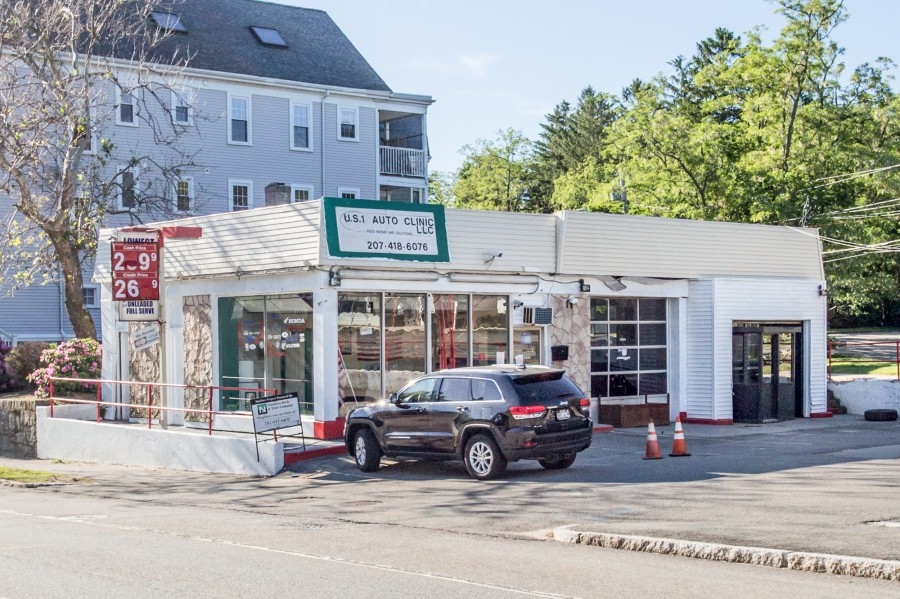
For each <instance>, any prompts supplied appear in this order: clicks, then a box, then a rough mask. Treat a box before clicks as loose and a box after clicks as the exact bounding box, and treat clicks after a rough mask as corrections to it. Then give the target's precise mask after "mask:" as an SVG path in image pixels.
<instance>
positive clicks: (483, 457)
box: [463, 435, 506, 480]
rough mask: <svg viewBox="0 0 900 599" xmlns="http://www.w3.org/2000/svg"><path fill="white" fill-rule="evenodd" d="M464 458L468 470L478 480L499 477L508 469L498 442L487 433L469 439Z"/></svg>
mask: <svg viewBox="0 0 900 599" xmlns="http://www.w3.org/2000/svg"><path fill="white" fill-rule="evenodd" d="M463 458H464V460H465V462H466V470H468V471H469V474H470V475H471V476H472V477H473V478H477V479H478V480H491V479H494V478H497V477H498V476H500V475H501V474H503V471H504V470H506V458H505V457H503V454H502V453H500V448H498V447H497V443H495V442H494V440H493V439H492V438H490V437H488V436H487V435H475V436H474V437H472V438H471V439H469V442H468V443H466V452H465V455H464V456H463Z"/></svg>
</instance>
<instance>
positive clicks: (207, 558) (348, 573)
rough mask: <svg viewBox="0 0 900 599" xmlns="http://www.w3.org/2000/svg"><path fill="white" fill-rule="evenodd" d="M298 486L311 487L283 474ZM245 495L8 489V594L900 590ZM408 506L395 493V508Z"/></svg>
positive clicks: (4, 544) (4, 563)
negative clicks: (353, 514) (391, 520)
mask: <svg viewBox="0 0 900 599" xmlns="http://www.w3.org/2000/svg"><path fill="white" fill-rule="evenodd" d="M160 478H163V477H160ZM290 481H293V483H295V484H302V486H304V487H306V484H304V483H301V482H300V481H301V479H289V478H286V479H285V481H278V482H290ZM205 482H210V481H205ZM245 482H246V481H245ZM148 483H149V484H148V487H151V488H152V487H156V486H158V481H157V483H153V482H151V481H148ZM327 485H328V483H327V481H320V482H319V483H317V485H316V486H317V487H319V488H322V487H325V486H327ZM201 486H203V485H201ZM214 486H218V485H214ZM224 486H227V487H230V486H231V483H229V484H226V485H224ZM472 486H473V487H477V485H476V484H474V483H473V484H472ZM195 490H197V491H199V490H200V489H199V488H197V487H196V486H195ZM228 494H229V496H230V497H231V498H232V499H233V500H234V499H236V497H235V496H234V495H231V494H230V493H228ZM241 495H242V496H243V497H244V498H245V499H246V501H232V502H221V501H219V500H218V499H220V498H218V497H215V496H214V493H213V494H212V495H210V496H209V500H208V501H209V505H206V504H205V503H204V499H203V498H200V501H201V503H200V504H199V505H192V504H191V503H185V502H184V501H183V499H185V496H183V495H181V494H180V493H175V494H173V495H169V496H168V497H167V496H163V495H159V494H157V493H155V492H154V493H151V494H150V495H149V496H148V495H140V494H133V495H132V496H126V495H120V494H116V495H115V496H105V495H104V494H103V493H100V494H87V495H85V494H80V493H76V494H73V493H70V492H57V491H50V490H47V489H10V488H0V506H2V507H0V596H2V597H9V598H25V597H28V598H32V597H110V598H113V597H127V598H128V599H143V598H145V597H146V598H153V599H156V598H158V597H185V598H196V597H285V598H287V597H291V598H293V597H313V598H327V599H331V598H334V599H347V598H355V597H365V598H370V597H379V598H380V597H385V598H387V597H391V598H396V597H416V598H419V597H440V598H444V597H446V598H461V597H479V598H485V599H495V598H513V597H603V596H617V597H622V598H631V597H635V598H644V597H650V596H655V597H673V598H681V597H684V598H691V599H697V598H707V597H709V598H717V599H718V598H720V597H723V596H738V597H785V596H790V597H797V598H803V597H810V598H812V597H815V598H821V597H834V598H841V599H853V598H860V599H878V598H882V597H883V598H888V597H891V598H893V597H896V590H897V583H894V582H888V581H879V580H871V579H858V578H851V577H837V576H828V575H821V574H813V573H806V572H793V571H789V570H778V569H771V568H758V567H749V566H743V565H737V564H729V563H721V562H710V561H705V560H690V559H678V558H672V557H667V556H659V555H648V554H640V553H633V552H628V551H615V550H608V549H599V548H594V547H581V546H574V545H565V544H561V543H551V542H546V541H545V542H537V541H534V540H529V539H523V538H515V537H505V536H499V535H492V534H484V533H460V532H457V531H450V530H445V529H433V528H429V527H419V526H416V525H415V523H414V522H413V523H409V524H407V525H377V524H373V523H371V522H368V521H365V520H363V521H356V519H354V518H348V517H341V516H340V514H341V506H340V504H336V505H332V506H331V508H332V515H331V516H328V517H325V516H324V515H323V516H313V515H308V514H306V513H305V512H306V510H305V509H303V506H304V505H306V504H308V503H311V502H315V501H316V499H315V498H314V497H311V496H308V495H297V496H296V497H294V501H293V506H292V507H288V506H280V507H279V506H273V505H272V503H271V501H270V498H269V493H268V492H262V493H257V494H256V496H255V499H254V498H253V495H254V493H253V492H252V491H251V490H250V488H249V487H247V488H245V489H244V492H242V493H241ZM284 501H287V500H286V499H285V500H284ZM229 504H230V505H229ZM404 504H405V499H404V498H403V497H395V498H394V503H393V505H392V506H391V508H390V510H391V511H393V512H402V511H403V510H404ZM370 508H371V506H370ZM520 509H521V510H522V511H527V509H528V508H527V506H521V508H520ZM314 511H317V512H318V510H314ZM494 518H495V519H496V518H502V514H497V515H495V516H494Z"/></svg>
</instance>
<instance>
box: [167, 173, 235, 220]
mask: <svg viewBox="0 0 900 599" xmlns="http://www.w3.org/2000/svg"><path fill="white" fill-rule="evenodd" d="M182 181H185V182H187V184H188V209H187V210H181V209H179V208H178V184H179V183H180V182H182ZM229 189H231V188H230V187H229ZM172 208H173V209H174V210H175V212H178V213H181V214H189V213H191V212H193V210H194V178H193V177H181V178H180V179H178V180H177V181H175V185H174V186H173V188H172Z"/></svg>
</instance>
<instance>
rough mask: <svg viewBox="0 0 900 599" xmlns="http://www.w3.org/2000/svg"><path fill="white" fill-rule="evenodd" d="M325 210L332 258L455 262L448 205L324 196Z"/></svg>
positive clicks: (327, 237) (329, 252)
mask: <svg viewBox="0 0 900 599" xmlns="http://www.w3.org/2000/svg"><path fill="white" fill-rule="evenodd" d="M322 210H323V215H324V217H325V233H326V239H327V242H328V254H329V255H330V256H331V257H333V258H387V259H390V260H414V261H417V262H449V261H450V249H449V247H448V245H447V223H446V220H445V218H444V207H443V206H437V205H430V204H395V203H391V202H378V201H373V200H356V199H348V198H324V199H323V200H322Z"/></svg>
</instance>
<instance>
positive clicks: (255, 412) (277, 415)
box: [250, 393, 300, 433]
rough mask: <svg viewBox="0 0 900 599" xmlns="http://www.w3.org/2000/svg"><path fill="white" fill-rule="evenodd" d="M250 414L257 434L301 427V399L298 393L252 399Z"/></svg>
mask: <svg viewBox="0 0 900 599" xmlns="http://www.w3.org/2000/svg"><path fill="white" fill-rule="evenodd" d="M250 413H251V415H252V416H253V431H254V432H256V433H264V432H266V431H274V430H277V429H279V428H290V427H292V426H299V425H300V398H299V397H298V396H297V394H296V393H284V394H282V395H270V396H268V397H258V398H256V399H251V400H250Z"/></svg>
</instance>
